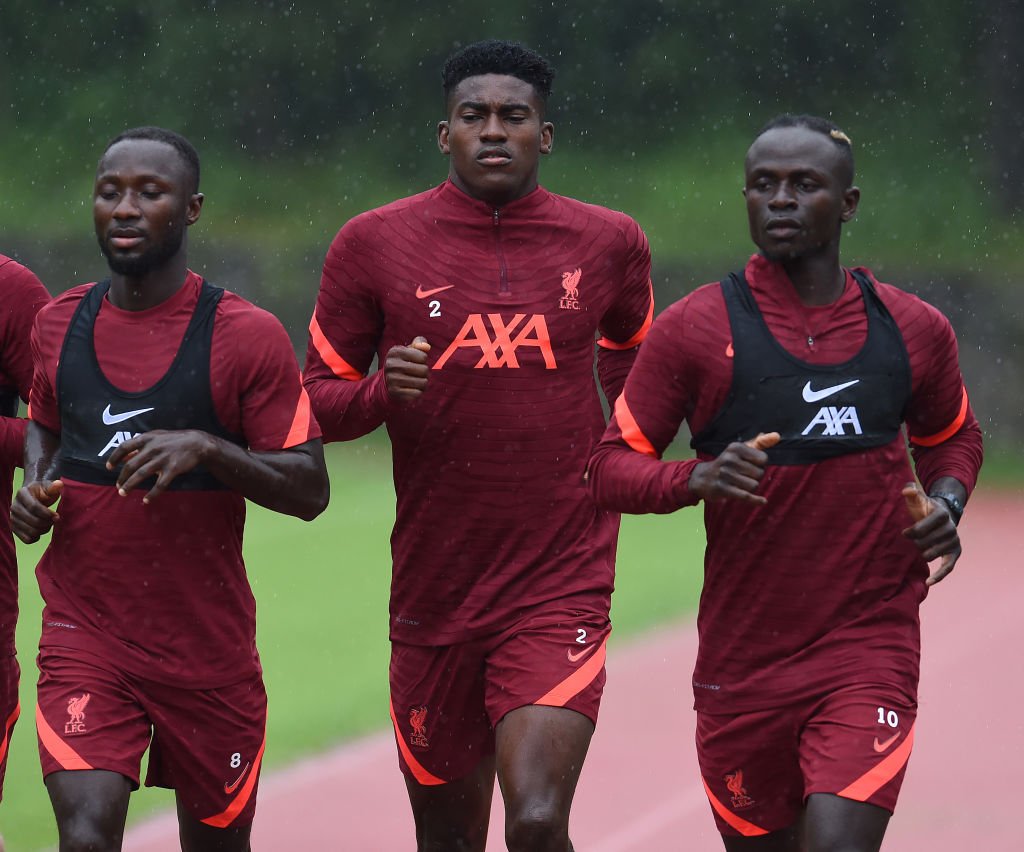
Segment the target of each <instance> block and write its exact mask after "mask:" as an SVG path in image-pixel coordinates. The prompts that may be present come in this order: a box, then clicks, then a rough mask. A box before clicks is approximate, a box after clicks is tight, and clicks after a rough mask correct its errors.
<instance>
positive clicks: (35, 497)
mask: <svg viewBox="0 0 1024 852" xmlns="http://www.w3.org/2000/svg"><path fill="white" fill-rule="evenodd" d="M63 490H64V483H63V482H61V481H60V480H59V479H54V480H52V481H48V480H46V481H42V482H29V483H26V484H25V485H23V486H22V487H21V488H20V489H18V493H17V494H15V495H14V504H13V505H12V506H11V530H12V531H13V532H14V534H15V535H16V536H17V537H18V538H20V539H21V540H22V541H23V542H25V544H32V543H34V542H37V541H39V537H40V536H42V535H45V534H46V533H48V532H49V531H50V530H51V529H52V528H53V525H54V523H55V522H56V521H58V520H60V515H58V514H57V512H56V511H55V510H53V509H51V508H50V507H51V506H52V505H53V504H54V503H56V502H57V501H58V500H59V499H60V495H61V492H62V491H63Z"/></svg>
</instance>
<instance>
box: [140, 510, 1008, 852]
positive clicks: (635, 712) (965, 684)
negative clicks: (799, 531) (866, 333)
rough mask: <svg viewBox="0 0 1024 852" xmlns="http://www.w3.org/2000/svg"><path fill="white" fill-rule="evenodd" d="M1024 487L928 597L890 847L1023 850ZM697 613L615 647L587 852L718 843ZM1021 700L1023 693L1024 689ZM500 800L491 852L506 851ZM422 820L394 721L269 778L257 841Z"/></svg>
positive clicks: (379, 833) (709, 849)
mask: <svg viewBox="0 0 1024 852" xmlns="http://www.w3.org/2000/svg"><path fill="white" fill-rule="evenodd" d="M1022 529H1024V496H1012V497H1011V496H1005V495H1004V496H1001V497H994V496H989V495H984V494H979V495H976V497H975V499H974V500H973V501H972V503H971V507H970V509H969V510H968V512H967V515H966V516H965V518H964V522H963V527H962V530H961V533H962V538H963V541H964V556H963V557H962V558H961V560H960V562H959V564H958V566H957V569H956V571H955V572H954V573H953V574H952V575H951V576H950V577H949V578H947V580H946V581H945V582H943V583H941V584H939V585H938V586H936V587H935V588H933V589H932V592H931V594H930V595H929V597H928V599H927V600H926V601H925V603H924V606H923V608H922V622H923V628H922V630H923V641H924V652H923V654H924V659H923V661H922V676H921V690H920V705H921V706H920V715H919V717H918V722H917V733H916V740H915V747H914V753H913V756H912V757H911V760H910V767H909V770H908V773H907V778H906V781H905V783H904V786H903V792H902V794H901V797H900V802H899V805H898V807H897V811H896V815H895V816H894V817H893V819H892V821H891V822H890V824H889V831H888V833H887V836H886V842H885V845H884V847H883V848H884V849H885V850H886V852H920V850H929V852H963V850H976V849H977V850H986V852H1002V851H1003V850H1005V852H1010V850H1018V849H1022V848H1024V839H1022V837H1021V835H1022V831H1021V828H1020V823H1019V821H1018V814H1017V808H1018V807H1019V802H1018V794H1017V785H1016V781H1017V775H1018V771H1019V769H1020V767H1021V766H1022V765H1024V713H1022V712H1021V708H1020V705H1021V704H1024V679H1022V677H1021V666H1020V661H1019V649H1020V648H1021V646H1022V645H1024V641H1022V640H1024V629H1022V626H1021V625H1022V618H1021V610H1022V608H1024V570H1022V569H1024V555H1022V548H1021V543H1022V540H1024V535H1022ZM695 645H696V635H695V632H694V628H693V626H692V625H691V624H685V625H678V626H675V627H668V628H663V629H659V630H656V631H654V632H651V633H648V634H646V635H645V636H642V637H640V638H638V639H634V640H632V641H630V642H629V643H625V644H623V646H621V647H619V648H616V649H615V650H614V651H613V652H612V653H611V654H610V655H609V659H608V673H609V674H608V684H609V685H608V689H607V691H606V693H605V699H604V704H603V706H602V709H601V720H600V722H599V724H598V728H597V733H596V734H595V736H594V742H593V745H592V747H591V752H590V756H589V758H588V760H587V764H586V766H585V768H584V770H583V776H582V778H581V780H580V785H579V790H578V792H577V795H576V802H575V804H574V807H573V814H572V823H571V833H572V837H573V843H574V844H575V846H576V849H577V850H579V852H641V851H642V852H652V851H653V852H662V850H666V852H667V850H692V852H705V850H706V852H718V850H721V849H722V845H721V841H720V840H719V839H718V834H717V832H716V831H715V828H714V823H713V820H712V818H711V814H710V809H709V807H708V804H707V799H706V798H705V796H704V792H703V790H702V788H701V785H700V780H699V777H698V774H697V764H696V756H695V754H694V747H693V729H694V714H693V711H692V710H691V704H692V694H691V691H690V687H689V676H690V669H691V666H692V662H693V657H694V650H695ZM1018 699H1020V700H1018ZM501 821H502V811H501V803H500V799H498V800H497V801H496V802H495V808H494V813H493V815H492V820H491V832H490V834H491V836H490V840H489V842H488V845H487V850H488V852H500V850H503V849H504V848H505V846H504V844H503V843H502V828H501V825H502V822H501ZM414 846H415V844H414V842H413V828H412V817H411V816H410V814H409V811H408V805H407V802H406V798H405V788H404V785H403V783H402V780H401V776H400V774H399V772H398V768H397V762H396V757H395V747H394V741H393V739H392V737H391V735H390V733H383V734H379V735H376V736H373V737H370V738H368V739H365V740H362V741H359V742H356V743H353V744H349V745H346V746H343V747H341V748H338V749H336V750H334V751H332V752H330V753H327V754H324V755H322V756H319V757H316V758H313V759H310V760H307V761H304V762H302V763H299V764H297V765H296V766H293V767H291V768H289V769H285V770H283V771H280V772H277V773H272V774H269V775H267V776H266V777H265V778H264V779H263V781H262V782H261V786H260V795H259V809H258V812H257V817H256V823H255V827H254V832H253V849H254V850H255V852H269V850H279V849H293V850H303V852H318V850H324V851H325V852H349V850H351V852H409V850H413V849H414ZM124 849H125V850H126V852H171V850H177V849H178V845H177V831H176V823H175V821H174V819H173V817H166V818H158V819H156V820H154V821H152V822H150V823H147V824H145V825H142V826H139V827H138V828H136V829H133V830H132V831H130V832H129V833H128V835H127V836H126V838H125V845H124Z"/></svg>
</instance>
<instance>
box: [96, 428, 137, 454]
mask: <svg viewBox="0 0 1024 852" xmlns="http://www.w3.org/2000/svg"><path fill="white" fill-rule="evenodd" d="M141 434H142V433H141V432H121V431H117V432H115V433H114V437H113V438H111V439H110V440H109V441H107V445H106V446H105V447H104V448H103V449H102V450H100V451H99V452H98V453H96V456H97V457H98V458H103V456H105V455H106V454H107V453H109V452H110V451H111V450H116V449H117V448H118V447H120V446H121V444H123V443H124V442H125V441H130V440H131V439H132V438H137V437H138V436H139V435H141Z"/></svg>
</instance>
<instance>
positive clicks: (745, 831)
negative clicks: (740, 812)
mask: <svg viewBox="0 0 1024 852" xmlns="http://www.w3.org/2000/svg"><path fill="white" fill-rule="evenodd" d="M700 780H701V783H702V784H703V785H704V792H705V793H707V794H708V801H709V802H711V807H713V808H714V809H715V812H716V813H717V814H718V815H719V816H720V817H721V818H722V819H723V820H725V821H726V822H727V823H728V824H729V825H731V826H732V827H733V828H735V829H736V830H737V831H738V832H739V833H740V834H742V835H743V836H744V837H760V836H761V835H762V834H768V830H767V829H765V828H761V826H759V825H754V823H752V822H748V821H747V820H745V819H743V817H741V816H737V815H736V814H734V813H733V812H732V811H730V810H729V809H728V808H727V807H726V806H725V805H723V804H722V803H721V802H720V801H718V799H717V798H715V794H714V793H712V792H711V788H710V787H709V786H708V782H707V781H705V780H704V776H703V775H702V776H701V778H700Z"/></svg>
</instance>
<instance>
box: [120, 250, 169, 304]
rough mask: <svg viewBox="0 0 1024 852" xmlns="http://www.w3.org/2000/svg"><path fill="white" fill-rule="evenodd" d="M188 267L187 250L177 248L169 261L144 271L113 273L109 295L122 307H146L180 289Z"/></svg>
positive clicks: (167, 297) (162, 300) (159, 301)
mask: <svg viewBox="0 0 1024 852" xmlns="http://www.w3.org/2000/svg"><path fill="white" fill-rule="evenodd" d="M187 271H188V267H187V264H186V259H185V253H184V252H183V251H181V252H178V254H176V255H175V256H174V257H172V258H171V259H170V260H169V261H167V263H165V264H163V265H161V266H160V267H158V268H157V269H151V270H149V271H148V272H144V273H143V274H142V275H122V274H120V273H117V272H114V273H113V274H112V275H111V276H110V291H109V293H108V294H107V298H109V299H110V302H111V304H112V305H114V306H115V307H118V308H120V309H121V310H123V311H145V310H148V309H149V308H155V307H156V306H157V305H159V304H161V303H162V302H166V301H167V300H168V299H169V298H171V296H173V295H174V294H175V293H177V292H178V290H179V289H181V285H182V283H183V282H184V280H185V273H186V272H187Z"/></svg>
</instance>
